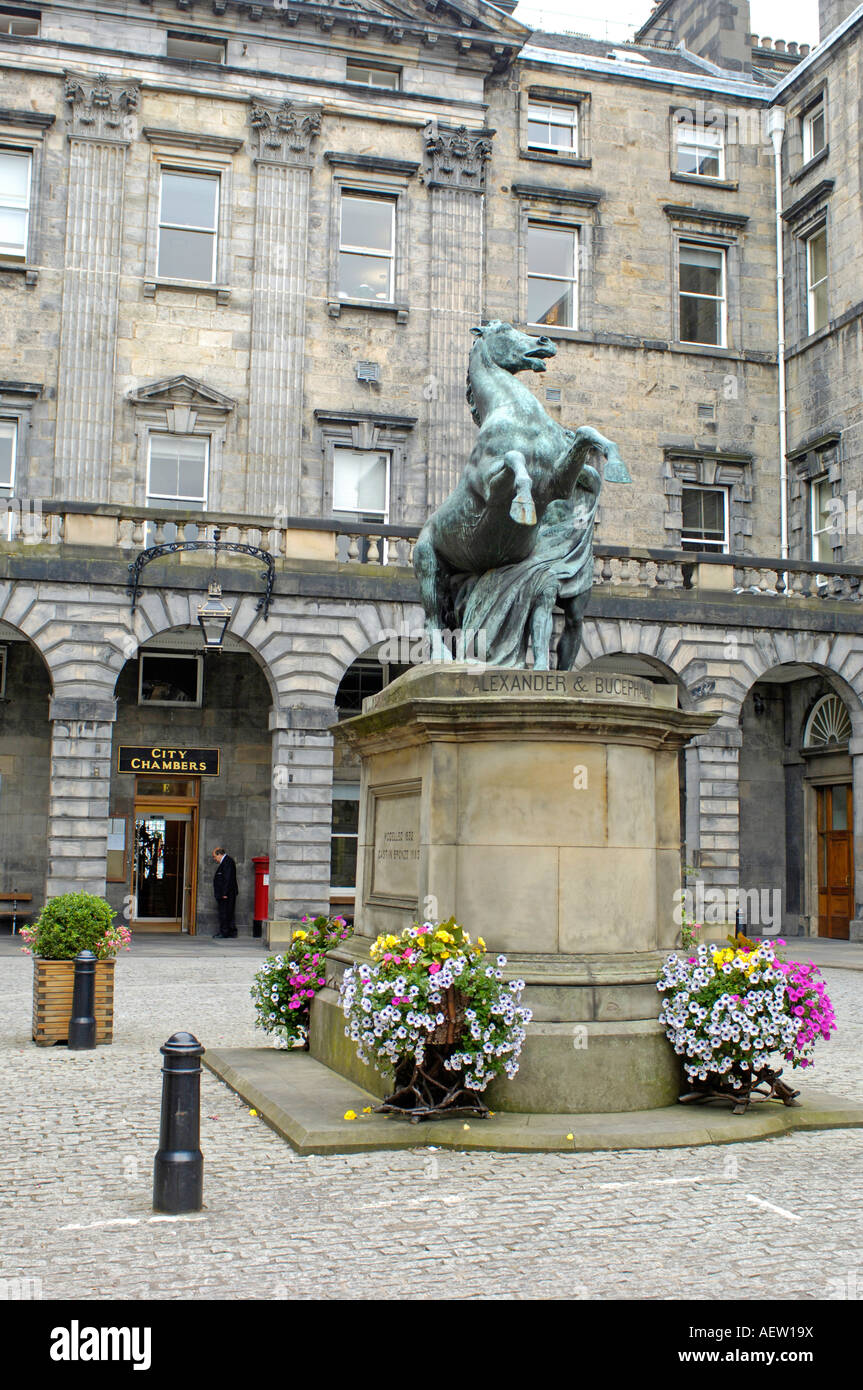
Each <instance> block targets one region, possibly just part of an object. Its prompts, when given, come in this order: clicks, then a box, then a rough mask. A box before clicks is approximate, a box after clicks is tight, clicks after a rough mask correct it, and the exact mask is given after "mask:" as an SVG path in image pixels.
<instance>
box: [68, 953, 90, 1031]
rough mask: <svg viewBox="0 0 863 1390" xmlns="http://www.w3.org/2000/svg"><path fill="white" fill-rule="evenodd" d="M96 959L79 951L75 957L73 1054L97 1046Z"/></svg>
mask: <svg viewBox="0 0 863 1390" xmlns="http://www.w3.org/2000/svg"><path fill="white" fill-rule="evenodd" d="M95 999H96V957H95V956H94V955H93V952H92V951H79V952H78V954H77V956H76V957H75V983H74V984H73V986H72V1017H71V1018H70V1019H69V1033H68V1043H69V1050H70V1051H71V1052H87V1051H88V1050H90V1049H91V1048H94V1047H95V1046H96V1005H95Z"/></svg>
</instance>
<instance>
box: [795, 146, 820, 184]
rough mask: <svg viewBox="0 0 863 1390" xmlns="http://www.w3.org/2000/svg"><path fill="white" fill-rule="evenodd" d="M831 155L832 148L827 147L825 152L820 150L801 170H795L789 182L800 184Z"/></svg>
mask: <svg viewBox="0 0 863 1390" xmlns="http://www.w3.org/2000/svg"><path fill="white" fill-rule="evenodd" d="M829 153H830V146H829V145H825V146H824V148H823V150H819V151H818V153H817V154H814V155H813V156H812V158H811V159H807V161H806V163H805V164H801V166H800V168H799V169H797V170H795V172H794V173H793V174H789V175H788V182H789V183H799V182H800V180H801V179H805V177H806V175H807V174H808V173H809V171H810V169H817V167H818V165H819V164H822V163H823V162H824V160H825V159H826V158H827V156H828V155H829Z"/></svg>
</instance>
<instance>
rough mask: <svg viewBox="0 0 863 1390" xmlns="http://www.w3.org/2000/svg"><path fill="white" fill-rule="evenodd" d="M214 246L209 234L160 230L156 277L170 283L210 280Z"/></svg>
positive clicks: (213, 238) (212, 238) (168, 228)
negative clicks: (160, 276) (162, 276)
mask: <svg viewBox="0 0 863 1390" xmlns="http://www.w3.org/2000/svg"><path fill="white" fill-rule="evenodd" d="M215 245H216V238H215V236H214V235H213V233H212V232H180V231H177V229H176V228H175V227H163V228H162V229H161V231H160V233H159V267H158V271H157V274H159V275H164V276H166V277H167V278H168V279H171V280H208V281H209V280H212V278H213V250H214V248H215Z"/></svg>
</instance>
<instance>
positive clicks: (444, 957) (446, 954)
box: [440, 951, 450, 960]
mask: <svg viewBox="0 0 863 1390" xmlns="http://www.w3.org/2000/svg"><path fill="white" fill-rule="evenodd" d="M449 957H450V953H449V951H441V953H440V958H441V960H449Z"/></svg>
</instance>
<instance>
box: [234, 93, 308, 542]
mask: <svg viewBox="0 0 863 1390" xmlns="http://www.w3.org/2000/svg"><path fill="white" fill-rule="evenodd" d="M249 120H250V122H251V126H252V130H253V132H254V134H255V138H256V140H257V154H256V157H255V164H256V166H257V173H258V195H257V204H256V214H255V260H254V265H255V272H254V285H253V289H252V354H251V367H250V375H249V471H248V482H247V490H246V507H247V510H248V511H249V512H251V513H253V514H255V515H265V516H271V515H272V516H274V515H278V516H279V517H280V518H281V519H283V518H285V517H288V516H297V515H298V514H299V513H300V511H301V502H300V479H301V471H302V458H301V451H302V431H303V358H304V353H305V336H306V259H307V247H308V241H309V186H310V182H311V169H312V164H313V160H312V155H311V146H312V142H313V140H314V137H315V135H316V134H317V132H318V131H319V130H320V125H321V112H320V108H319V107H313V106H296V105H294V104H293V103H292V102H290V101H285V102H283V103H282V104H281V105H278V104H274V103H273V104H271V103H267V102H260V101H255V102H254V104H253V105H252V108H251V111H250V113H249Z"/></svg>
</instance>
